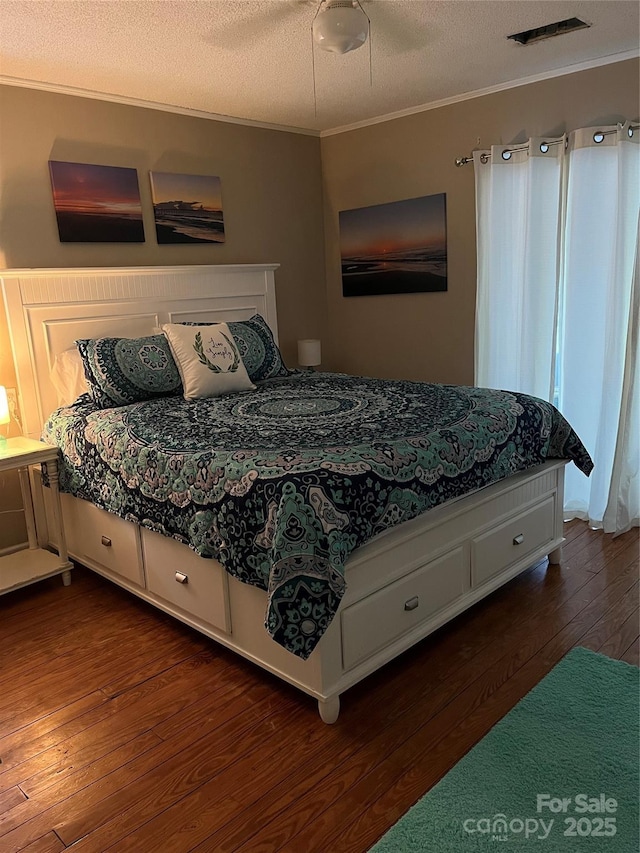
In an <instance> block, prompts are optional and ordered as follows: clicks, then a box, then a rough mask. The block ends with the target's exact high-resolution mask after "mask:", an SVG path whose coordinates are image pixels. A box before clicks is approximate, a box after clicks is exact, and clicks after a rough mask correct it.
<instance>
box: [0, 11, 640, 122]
mask: <svg viewBox="0 0 640 853" xmlns="http://www.w3.org/2000/svg"><path fill="white" fill-rule="evenodd" d="M363 7H364V9H365V11H366V12H367V14H368V15H369V17H370V19H371V33H372V40H371V48H372V49H371V68H372V76H373V84H372V85H370V80H369V50H368V45H366V46H365V47H363V48H360V49H359V50H357V51H354V52H352V53H348V54H346V55H344V56H337V55H334V54H328V53H324V52H323V51H321V50H316V51H315V54H314V56H315V78H316V79H315V101H316V109H317V115H316V112H315V110H314V80H313V64H312V48H311V22H312V20H313V17H314V15H315V11H316V8H317V2H315V0H271V2H264V1H263V0H261V2H254V0H212V2H207V1H206V0H87V2H82V0H79V2H68V0H0V74H1V75H3V76H4V77H5V78H16V80H28V81H34V82H36V83H41V84H50V85H59V86H63V87H69V86H71V87H75V88H79V89H82V90H89V91H91V92H97V93H103V94H107V95H113V96H119V97H128V98H134V99H137V100H144V101H151V102H156V103H160V104H167V105H172V106H175V107H181V108H187V109H193V110H198V111H204V112H207V113H212V114H218V115H227V116H233V117H235V118H239V119H249V120H255V121H258V122H265V123H269V124H277V125H283V126H288V127H294V128H304V129H307V130H315V131H320V130H325V131H326V130H330V129H333V128H337V127H342V126H345V125H350V124H353V123H356V122H361V121H364V120H369V119H374V118H376V117H380V116H384V115H387V114H390V113H393V112H396V111H399V110H406V109H410V108H414V107H419V106H421V105H426V104H430V103H433V102H437V101H441V100H444V99H448V98H454V97H456V96H460V95H463V94H465V93H469V92H475V91H478V90H481V89H485V88H490V87H495V86H500V85H502V84H507V83H509V82H512V81H517V80H522V79H525V78H527V77H530V76H534V75H540V74H545V73H552V72H554V71H558V70H560V69H564V68H567V67H569V66H572V65H576V64H581V63H589V62H597V61H598V60H602V59H604V58H605V57H611V56H614V55H618V54H620V55H622V56H624V55H630V53H632V52H635V53H636V54H637V52H638V44H639V32H640V23H639V10H640V4H639V3H638V2H637V0H631V2H619V0H573V1H572V2H565V0H544V2H538V0H536V2H529V0H511V2H495V0H475V2H467V0H458V2H445V0H429V2H422V0H368V2H366V1H365V2H363ZM574 16H577V17H581V18H582V19H583V20H585V21H587V22H589V23H591V24H592V26H591V28H590V29H583V30H579V31H578V32H575V33H571V34H569V35H565V36H560V37H557V38H552V39H549V40H548V41H544V42H540V43H537V44H533V45H529V46H528V47H522V46H520V45H517V44H515V43H514V42H513V41H509V40H507V38H506V37H507V36H508V35H509V34H511V33H513V32H518V31H520V30H526V29H531V28H534V27H539V26H542V25H544V24H547V23H552V22H554V21H559V20H562V19H564V18H570V17H574Z"/></svg>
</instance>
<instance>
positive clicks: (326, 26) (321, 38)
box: [311, 0, 369, 53]
mask: <svg viewBox="0 0 640 853" xmlns="http://www.w3.org/2000/svg"><path fill="white" fill-rule="evenodd" d="M311 30H312V32H313V40H314V41H315V43H316V44H317V45H318V47H321V48H322V49H323V50H328V51H329V52H330V53H348V52H349V51H350V50H356V49H357V48H359V47H362V45H363V44H364V43H365V42H366V40H367V35H368V33H369V19H368V18H367V16H366V15H365V13H364V12H363V11H362V9H361V8H360V6H359V4H354V3H350V2H346V0H329V2H328V3H327V5H326V7H325V8H324V9H323V10H322V11H320V12H318V14H317V15H316V17H315V18H314V21H313V24H312V27H311Z"/></svg>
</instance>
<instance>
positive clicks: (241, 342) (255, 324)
mask: <svg viewBox="0 0 640 853" xmlns="http://www.w3.org/2000/svg"><path fill="white" fill-rule="evenodd" d="M180 325H184V326H200V325H210V324H202V323H181V324H180ZM227 325H228V326H229V331H230V332H231V334H232V335H233V337H234V340H235V342H236V345H237V347H238V349H239V351H240V356H241V357H242V361H243V362H244V366H245V367H246V368H247V373H248V374H249V379H251V381H252V382H261V381H262V380H263V379H272V378H273V377H275V376H288V375H289V371H288V370H287V368H286V367H285V365H284V362H283V360H282V355H281V353H280V350H279V349H278V344H277V343H276V342H275V340H274V337H273V332H272V331H271V329H270V328H269V325H268V323H267V321H266V320H265V319H264V317H262V316H261V315H260V314H254V315H253V317H250V318H249V319H248V320H235V321H232V322H230V323H228V324H227Z"/></svg>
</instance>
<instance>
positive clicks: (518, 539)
mask: <svg viewBox="0 0 640 853" xmlns="http://www.w3.org/2000/svg"><path fill="white" fill-rule="evenodd" d="M523 542H524V533H518V535H517V536H514V537H513V544H514V545H522V543H523Z"/></svg>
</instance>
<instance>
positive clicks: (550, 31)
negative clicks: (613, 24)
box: [507, 18, 591, 44]
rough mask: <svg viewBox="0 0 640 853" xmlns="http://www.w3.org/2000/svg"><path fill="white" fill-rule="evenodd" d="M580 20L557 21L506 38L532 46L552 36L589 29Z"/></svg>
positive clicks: (587, 25)
mask: <svg viewBox="0 0 640 853" xmlns="http://www.w3.org/2000/svg"><path fill="white" fill-rule="evenodd" d="M590 26H591V24H586V23H585V22H584V21H581V20H580V18H567V20H566V21H557V22H556V23H555V24H545V26H544V27H536V28H535V29H534V30H525V31H524V32H523V33H514V34H513V35H512V36H507V38H510V39H513V41H517V42H518V44H533V43H534V42H536V41H542V40H543V39H550V38H552V37H553V36H563V35H566V33H572V32H573V31H574V30H584V29H586V28H587V27H590Z"/></svg>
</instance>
